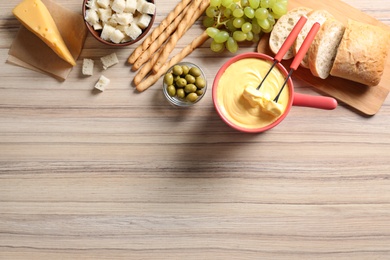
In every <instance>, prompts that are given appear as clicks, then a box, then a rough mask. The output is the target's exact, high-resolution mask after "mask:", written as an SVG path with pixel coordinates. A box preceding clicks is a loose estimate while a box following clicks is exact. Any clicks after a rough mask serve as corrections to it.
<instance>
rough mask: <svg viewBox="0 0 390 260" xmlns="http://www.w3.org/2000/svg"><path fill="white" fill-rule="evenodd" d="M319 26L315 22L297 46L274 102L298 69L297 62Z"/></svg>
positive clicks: (304, 52) (306, 49)
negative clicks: (300, 44)
mask: <svg viewBox="0 0 390 260" xmlns="http://www.w3.org/2000/svg"><path fill="white" fill-rule="evenodd" d="M320 27H321V25H320V24H319V23H315V24H314V25H313V26H312V27H311V29H310V31H309V33H308V34H307V36H306V38H305V40H304V41H303V43H302V46H301V47H300V48H299V50H298V53H297V54H296V55H295V58H294V60H293V61H292V63H291V65H290V72H289V73H288V75H287V77H286V80H285V81H284V83H283V85H282V87H281V88H280V90H279V93H278V94H277V95H276V97H275V99H274V100H273V101H274V102H276V103H277V102H278V99H279V96H280V94H281V93H282V91H283V89H284V86H285V85H286V84H287V81H288V79H289V78H290V77H291V75H292V73H293V72H294V71H296V70H297V69H298V67H299V64H300V63H301V61H302V59H303V57H304V56H305V54H306V52H307V51H308V50H309V48H310V45H311V43H312V42H313V40H314V38H315V36H316V34H317V32H318V30H319V29H320Z"/></svg>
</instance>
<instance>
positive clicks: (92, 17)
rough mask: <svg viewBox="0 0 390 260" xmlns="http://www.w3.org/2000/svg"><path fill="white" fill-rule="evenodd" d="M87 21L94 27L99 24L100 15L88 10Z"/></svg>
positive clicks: (86, 12)
mask: <svg viewBox="0 0 390 260" xmlns="http://www.w3.org/2000/svg"><path fill="white" fill-rule="evenodd" d="M85 20H86V21H87V22H88V23H89V24H90V25H92V26H93V25H94V24H95V23H98V22H99V15H98V13H97V11H96V10H94V9H88V10H86V11H85Z"/></svg>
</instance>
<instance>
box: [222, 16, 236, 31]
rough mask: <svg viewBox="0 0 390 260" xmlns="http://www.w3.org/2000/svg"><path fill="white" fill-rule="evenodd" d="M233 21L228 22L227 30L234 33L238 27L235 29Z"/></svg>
mask: <svg viewBox="0 0 390 260" xmlns="http://www.w3.org/2000/svg"><path fill="white" fill-rule="evenodd" d="M233 21H234V20H233V19H230V20H229V21H227V22H226V26H225V27H226V29H227V30H228V31H229V32H234V31H236V30H237V28H236V27H234V25H233Z"/></svg>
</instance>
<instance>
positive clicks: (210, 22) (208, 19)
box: [203, 16, 215, 28]
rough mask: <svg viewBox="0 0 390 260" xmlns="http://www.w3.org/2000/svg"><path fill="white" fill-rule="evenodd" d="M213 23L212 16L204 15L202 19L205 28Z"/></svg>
mask: <svg viewBox="0 0 390 260" xmlns="http://www.w3.org/2000/svg"><path fill="white" fill-rule="evenodd" d="M214 23H215V21H214V18H211V17H208V16H206V17H205V18H204V19H203V26H204V27H206V28H208V27H212V26H214Z"/></svg>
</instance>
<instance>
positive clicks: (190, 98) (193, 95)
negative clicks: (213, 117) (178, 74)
mask: <svg viewBox="0 0 390 260" xmlns="http://www.w3.org/2000/svg"><path fill="white" fill-rule="evenodd" d="M197 99H198V95H197V94H196V93H190V94H188V95H187V97H186V100H188V101H190V102H195V101H196V100H197Z"/></svg>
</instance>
